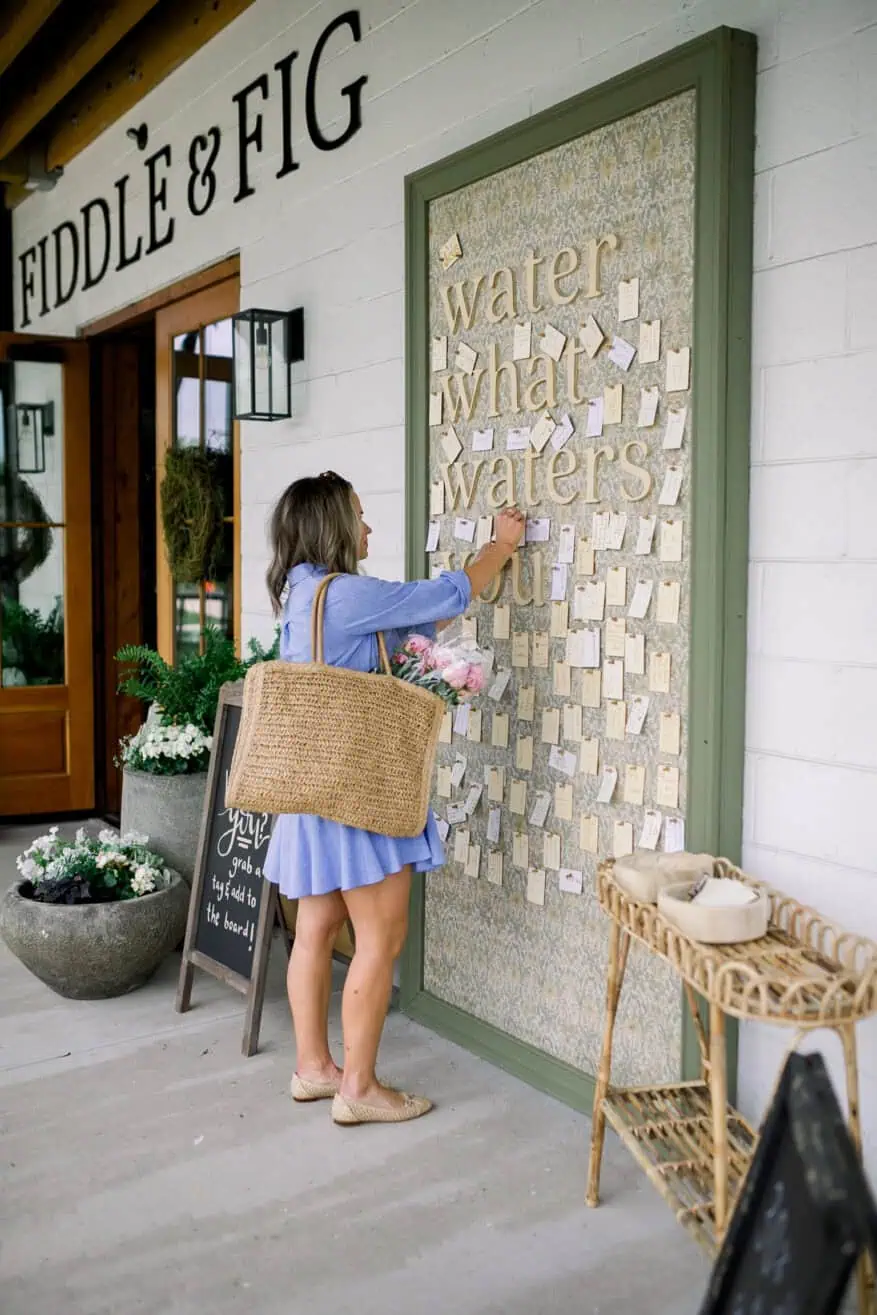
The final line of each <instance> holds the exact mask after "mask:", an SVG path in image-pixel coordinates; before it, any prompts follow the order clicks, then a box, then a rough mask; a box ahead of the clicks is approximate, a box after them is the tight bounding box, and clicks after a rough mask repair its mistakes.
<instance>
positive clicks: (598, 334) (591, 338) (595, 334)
mask: <svg viewBox="0 0 877 1315" xmlns="http://www.w3.org/2000/svg"><path fill="white" fill-rule="evenodd" d="M579 341H580V343H581V344H582V346H583V347H584V349H585V351H586V352H587V353H588V356H589V357H590V358H591V360H593V359H594V357H595V356H596V355H597V352H598V351H599V350H600V348H601V347H602V346H603V343H604V342H605V341H606V335H605V334H604V332H603V330H602V329H601V328H600V326H599V324H598V323H597V321H596V320H595V319H594V317H593V315H589V316H588V318H587V320H586V321H585V323H584V324H583V325H582V327H581V329H579Z"/></svg>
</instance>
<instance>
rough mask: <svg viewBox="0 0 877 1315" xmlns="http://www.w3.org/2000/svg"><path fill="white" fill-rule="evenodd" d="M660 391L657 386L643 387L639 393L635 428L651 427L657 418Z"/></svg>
mask: <svg viewBox="0 0 877 1315" xmlns="http://www.w3.org/2000/svg"><path fill="white" fill-rule="evenodd" d="M660 400H661V392H660V389H658V388H643V389H642V391H641V392H640V395H639V415H638V416H637V420H636V426H637V429H651V427H652V425H653V424H654V423H655V421H656V420H657V418H658V402H659V401H660Z"/></svg>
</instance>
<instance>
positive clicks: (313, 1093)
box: [289, 1073, 340, 1104]
mask: <svg viewBox="0 0 877 1315" xmlns="http://www.w3.org/2000/svg"><path fill="white" fill-rule="evenodd" d="M339 1082H340V1078H327V1079H326V1081H325V1082H311V1081H309V1079H308V1078H300V1077H299V1076H298V1074H297V1073H293V1075H292V1081H291V1082H290V1084H289V1094H290V1095H291V1096H292V1099H293V1100H297V1101H298V1102H299V1103H300V1104H304V1103H305V1102H307V1101H311V1100H331V1099H332V1097H333V1096H337V1095H338V1083H339Z"/></svg>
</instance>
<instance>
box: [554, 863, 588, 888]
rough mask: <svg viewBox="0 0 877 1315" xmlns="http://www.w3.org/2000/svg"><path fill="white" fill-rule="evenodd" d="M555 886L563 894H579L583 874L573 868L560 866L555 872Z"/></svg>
mask: <svg viewBox="0 0 877 1315" xmlns="http://www.w3.org/2000/svg"><path fill="white" fill-rule="evenodd" d="M557 888H558V890H559V891H560V892H561V893H562V894H563V895H581V893H582V890H583V888H584V876H583V874H582V873H581V872H579V871H578V870H577V869H574V868H561V869H560V871H559V872H558V874H557Z"/></svg>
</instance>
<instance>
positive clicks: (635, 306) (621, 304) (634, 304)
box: [618, 279, 639, 323]
mask: <svg viewBox="0 0 877 1315" xmlns="http://www.w3.org/2000/svg"><path fill="white" fill-rule="evenodd" d="M638 316H639V279H621V281H620V282H619V284H618V320H619V323H620V322H622V321H623V320H635V319H637V317H638Z"/></svg>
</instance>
